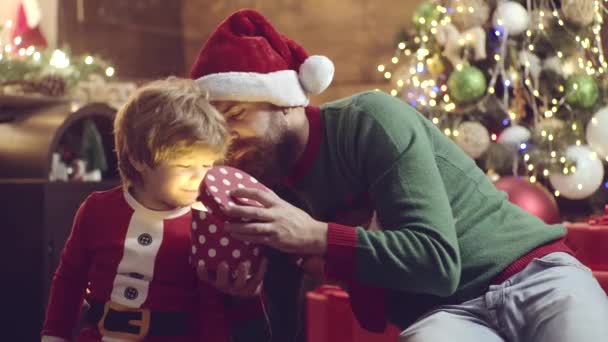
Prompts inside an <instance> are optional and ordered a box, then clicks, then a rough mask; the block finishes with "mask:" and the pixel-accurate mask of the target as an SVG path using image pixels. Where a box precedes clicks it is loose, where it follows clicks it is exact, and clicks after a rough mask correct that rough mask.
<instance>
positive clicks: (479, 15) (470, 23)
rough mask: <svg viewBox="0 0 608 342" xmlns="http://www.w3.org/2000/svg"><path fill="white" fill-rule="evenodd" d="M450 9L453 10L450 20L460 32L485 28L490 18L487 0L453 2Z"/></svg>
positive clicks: (459, 0)
mask: <svg viewBox="0 0 608 342" xmlns="http://www.w3.org/2000/svg"><path fill="white" fill-rule="evenodd" d="M448 7H449V8H452V9H453V12H452V14H451V15H450V19H452V22H453V23H454V25H456V27H458V29H459V30H466V29H469V28H471V27H475V26H483V24H485V22H486V21H488V18H489V17H490V7H489V6H488V2H487V0H451V1H450V2H449V5H448Z"/></svg>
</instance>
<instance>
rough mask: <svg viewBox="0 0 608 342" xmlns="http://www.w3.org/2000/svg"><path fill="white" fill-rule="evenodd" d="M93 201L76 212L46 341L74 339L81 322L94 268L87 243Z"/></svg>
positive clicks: (57, 274) (44, 331)
mask: <svg viewBox="0 0 608 342" xmlns="http://www.w3.org/2000/svg"><path fill="white" fill-rule="evenodd" d="M90 201H91V197H89V198H88V199H87V200H86V201H85V202H83V204H82V205H81V206H80V208H79V209H78V211H77V212H76V215H75V217H74V221H73V225H72V231H71V233H70V236H69V237H68V240H67V242H66V244H65V246H64V248H63V252H62V253H61V258H60V260H59V265H58V267H57V270H56V271H55V275H54V277H53V282H52V285H51V292H50V296H49V303H48V306H47V310H46V318H45V321H44V325H43V328H42V336H43V338H42V340H43V341H52V340H53V339H49V338H50V337H55V338H63V339H66V340H70V339H71V337H72V332H73V329H74V327H75V325H76V323H77V321H78V316H79V314H80V311H81V306H82V303H83V296H84V293H85V289H86V287H87V275H88V271H89V265H90V254H89V252H88V250H87V241H86V236H87V229H89V228H88V225H87V222H86V215H87V212H88V211H89V210H90V209H89V206H90Z"/></svg>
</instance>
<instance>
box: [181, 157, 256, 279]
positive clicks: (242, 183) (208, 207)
mask: <svg viewBox="0 0 608 342" xmlns="http://www.w3.org/2000/svg"><path fill="white" fill-rule="evenodd" d="M237 188H256V189H260V190H264V191H268V189H267V188H266V187H265V186H264V185H262V184H260V183H259V182H258V181H257V180H256V179H255V178H253V177H252V176H250V175H248V174H247V173H245V172H243V171H241V170H238V169H235V168H231V167H228V166H220V167H213V168H211V169H209V171H208V172H207V174H206V175H205V178H204V179H203V181H202V183H201V186H200V196H199V199H200V201H201V202H202V204H203V206H204V208H197V207H196V206H193V207H192V234H191V242H192V259H191V260H192V264H193V265H194V266H197V265H204V266H205V267H206V269H207V270H210V271H214V270H216V269H217V267H218V265H219V264H220V263H222V262H225V263H227V264H228V267H229V268H230V271H231V272H235V271H236V268H237V266H238V265H239V264H240V263H242V262H243V263H249V264H250V267H251V268H250V270H251V271H250V272H251V273H252V274H254V273H255V271H256V270H257V268H258V266H259V264H260V261H261V255H262V247H261V246H257V245H255V244H250V243H248V242H244V241H240V240H237V239H235V238H233V237H232V236H231V235H230V234H227V233H226V232H225V231H224V224H225V223H227V222H243V221H244V220H243V219H240V218H234V217H228V216H226V215H224V214H223V212H222V210H221V208H222V207H224V206H230V205H235V204H236V203H238V204H239V205H253V206H261V204H260V203H258V202H255V201H252V200H248V199H246V198H240V199H239V198H233V197H232V196H230V191H232V190H235V189H237Z"/></svg>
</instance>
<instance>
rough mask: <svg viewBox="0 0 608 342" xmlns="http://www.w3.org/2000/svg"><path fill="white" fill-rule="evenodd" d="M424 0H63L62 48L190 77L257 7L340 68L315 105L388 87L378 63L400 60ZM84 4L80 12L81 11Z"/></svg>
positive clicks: (143, 72) (138, 71)
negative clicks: (222, 29)
mask: <svg viewBox="0 0 608 342" xmlns="http://www.w3.org/2000/svg"><path fill="white" fill-rule="evenodd" d="M418 3H419V0H380V1H378V0H308V1H301V0H299V1H295V0H273V1H268V0H267V1H259V0H258V1H256V0H130V1H119V0H60V10H59V33H60V37H59V44H60V46H61V45H62V44H66V43H69V46H70V47H71V49H72V51H73V52H76V53H88V52H92V51H94V52H97V53H99V54H100V55H102V56H105V57H106V58H109V59H110V60H112V61H113V62H114V64H115V65H116V69H117V73H118V75H120V76H124V77H132V78H144V79H145V78H155V77H162V76H166V75H170V74H176V75H186V74H187V72H188V69H189V67H190V65H191V64H192V62H193V61H194V59H195V57H196V54H197V52H198V50H199V49H200V48H201V46H202V44H203V42H204V41H205V40H206V39H207V37H208V36H209V34H210V33H211V32H212V31H213V29H214V28H215V27H216V26H217V25H218V24H219V23H220V21H221V20H222V19H224V18H225V17H226V16H228V15H229V14H230V13H232V12H233V11H235V10H237V9H239V8H255V9H257V10H259V11H261V12H262V13H263V14H264V15H265V16H267V17H268V18H269V19H270V21H272V22H273V23H274V24H275V26H276V27H277V29H278V30H279V31H281V32H282V33H284V34H286V35H288V36H290V37H291V38H292V39H295V40H296V41H298V42H299V43H301V44H302V45H303V46H304V47H305V48H306V50H307V51H308V52H309V53H310V54H323V55H326V56H328V57H330V58H331V59H332V60H333V61H334V63H335V65H336V75H335V79H334V83H333V84H332V86H331V87H330V88H329V89H328V90H327V91H326V92H324V93H323V94H321V95H319V96H317V97H316V98H313V103H314V102H316V103H320V102H324V101H326V100H331V99H335V98H338V97H341V96H346V95H349V94H351V93H354V92H357V91H360V90H363V89H374V88H383V89H384V88H386V83H385V82H383V81H382V78H381V75H380V74H379V73H378V72H377V71H376V65H377V64H379V63H386V62H387V61H388V59H389V58H390V56H391V55H392V52H393V49H394V46H395V37H396V34H397V32H398V31H399V30H400V29H401V28H403V27H404V25H408V24H409V18H410V17H411V11H412V10H413V8H414V7H415V6H416V5H417V4H418ZM79 6H80V7H79Z"/></svg>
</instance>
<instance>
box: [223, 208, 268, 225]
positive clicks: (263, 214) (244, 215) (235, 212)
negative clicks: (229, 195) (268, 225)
mask: <svg viewBox="0 0 608 342" xmlns="http://www.w3.org/2000/svg"><path fill="white" fill-rule="evenodd" d="M223 211H224V214H226V215H228V216H230V217H237V218H241V219H245V220H248V221H270V220H272V216H271V214H270V212H269V211H268V209H266V208H260V207H255V206H250V205H238V204H234V205H228V206H225V207H224V209H223Z"/></svg>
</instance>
